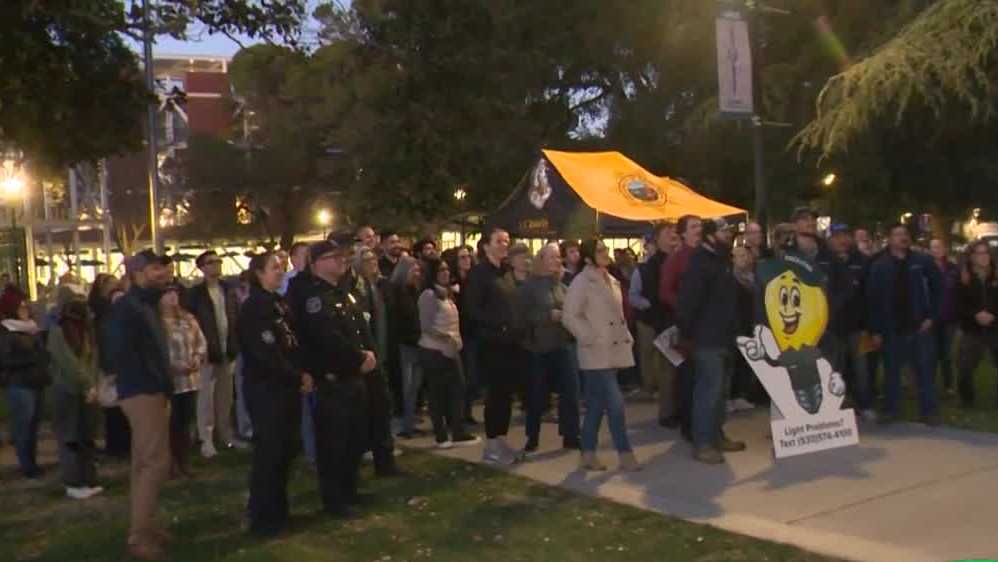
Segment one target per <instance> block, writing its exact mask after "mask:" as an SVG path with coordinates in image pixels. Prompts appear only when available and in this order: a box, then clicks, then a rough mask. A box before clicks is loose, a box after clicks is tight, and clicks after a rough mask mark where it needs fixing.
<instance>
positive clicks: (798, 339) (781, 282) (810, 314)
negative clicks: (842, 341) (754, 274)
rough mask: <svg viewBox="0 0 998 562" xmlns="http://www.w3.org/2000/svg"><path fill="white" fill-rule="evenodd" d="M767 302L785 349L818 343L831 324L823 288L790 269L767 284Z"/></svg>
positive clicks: (770, 318)
mask: <svg viewBox="0 0 998 562" xmlns="http://www.w3.org/2000/svg"><path fill="white" fill-rule="evenodd" d="M765 305H766V317H767V318H768V320H769V325H770V327H771V328H772V330H773V336H774V337H775V338H776V343H777V345H778V346H779V347H780V350H781V351H786V350H788V349H798V350H799V349H801V348H803V347H804V346H815V345H817V344H818V340H819V339H821V335H822V334H823V333H824V332H825V326H826V324H827V323H828V300H827V299H826V298H825V293H824V292H823V291H822V290H821V288H820V287H817V286H814V285H808V284H806V283H804V282H803V281H801V279H800V277H798V276H797V274H796V273H794V272H793V271H786V272H784V273H782V274H781V275H779V276H778V277H776V278H774V279H773V280H772V281H770V282H769V283H768V284H767V285H766V295H765Z"/></svg>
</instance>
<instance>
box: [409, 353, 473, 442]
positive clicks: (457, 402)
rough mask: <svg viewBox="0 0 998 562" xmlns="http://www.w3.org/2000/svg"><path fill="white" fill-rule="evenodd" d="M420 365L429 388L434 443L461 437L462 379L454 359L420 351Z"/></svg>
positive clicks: (458, 365)
mask: <svg viewBox="0 0 998 562" xmlns="http://www.w3.org/2000/svg"><path fill="white" fill-rule="evenodd" d="M419 364H420V365H422V366H423V380H425V381H426V385H427V386H428V387H429V394H430V419H431V420H432V421H433V434H434V436H436V439H437V443H443V442H444V441H447V440H448V438H449V437H453V438H457V437H462V436H464V434H465V432H464V379H463V377H462V376H461V366H460V364H459V363H458V362H457V359H451V358H450V357H447V356H446V355H444V354H443V353H440V352H439V351H437V350H434V349H426V348H422V347H421V348H419Z"/></svg>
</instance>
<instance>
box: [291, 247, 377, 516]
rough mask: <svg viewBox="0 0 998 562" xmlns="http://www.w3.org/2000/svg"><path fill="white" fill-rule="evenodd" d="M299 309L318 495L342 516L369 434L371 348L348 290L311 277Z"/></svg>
mask: <svg viewBox="0 0 998 562" xmlns="http://www.w3.org/2000/svg"><path fill="white" fill-rule="evenodd" d="M320 244H322V243H320ZM300 306H302V308H303V310H302V311H301V317H300V321H299V326H300V330H299V335H300V336H301V339H302V346H303V351H304V358H305V364H306V365H307V367H308V370H309V372H310V373H312V376H313V377H314V378H315V384H316V388H317V400H316V407H315V412H314V414H313V416H314V420H315V438H316V453H317V459H316V460H317V461H318V462H317V464H318V469H319V491H320V493H321V495H322V503H323V506H324V507H325V509H326V511H327V512H329V513H331V514H333V515H344V514H347V513H348V512H349V511H348V509H347V506H348V505H350V504H351V503H353V502H354V501H355V500H356V498H357V473H358V470H359V468H360V459H361V455H362V454H363V453H364V450H365V449H366V448H367V443H368V434H369V423H368V421H369V420H368V394H367V385H366V383H365V382H364V377H365V376H368V375H365V374H362V373H361V370H360V368H361V365H362V364H363V363H364V359H365V355H364V354H363V353H362V352H363V351H364V350H373V349H374V348H373V346H372V345H370V341H369V339H370V338H369V333H368V331H367V324H366V321H365V319H364V315H363V312H362V311H361V310H360V307H359V306H358V304H357V299H356V297H355V296H354V295H353V294H352V293H351V292H350V291H349V290H348V289H347V288H344V287H337V286H334V285H331V284H330V283H328V282H326V281H325V280H323V279H320V278H319V277H316V276H312V277H311V278H310V279H309V280H308V283H307V285H305V286H303V287H302V288H301V293H300ZM374 374H375V373H369V375H372V376H373V375H374Z"/></svg>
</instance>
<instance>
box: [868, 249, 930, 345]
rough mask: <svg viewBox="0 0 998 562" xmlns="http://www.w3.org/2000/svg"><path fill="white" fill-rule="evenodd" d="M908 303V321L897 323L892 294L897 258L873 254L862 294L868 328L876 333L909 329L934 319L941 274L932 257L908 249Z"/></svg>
mask: <svg viewBox="0 0 998 562" xmlns="http://www.w3.org/2000/svg"><path fill="white" fill-rule="evenodd" d="M907 264H908V272H907V276H906V277H907V281H908V296H909V299H908V306H909V307H910V309H909V314H910V317H911V325H909V326H898V325H897V324H898V318H897V315H896V312H895V303H894V300H895V299H894V297H895V295H896V291H897V279H898V273H899V271H898V267H899V266H900V265H901V261H900V260H898V259H897V258H895V257H894V256H893V255H892V254H891V253H890V252H887V253H884V254H883V255H882V256H881V257H879V258H877V260H876V261H875V262H873V265H872V266H871V267H870V275H869V276H868V278H867V290H866V297H867V302H868V303H869V322H870V332H871V333H873V334H874V335H879V336H893V335H898V334H899V333H902V334H904V333H912V332H913V331H914V330H916V329H917V327H918V326H919V325H921V324H922V323H923V322H924V321H925V320H932V321H934V322H938V320H939V300H940V299H939V297H940V291H941V290H942V275H941V274H940V273H939V268H938V267H936V264H935V262H934V261H933V259H932V257H931V256H929V255H927V254H923V253H920V252H909V253H908V258H907Z"/></svg>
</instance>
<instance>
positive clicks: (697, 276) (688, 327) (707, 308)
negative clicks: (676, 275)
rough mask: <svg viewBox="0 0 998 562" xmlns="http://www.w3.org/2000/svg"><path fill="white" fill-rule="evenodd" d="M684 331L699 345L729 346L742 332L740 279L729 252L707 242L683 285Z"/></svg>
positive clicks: (692, 258)
mask: <svg viewBox="0 0 998 562" xmlns="http://www.w3.org/2000/svg"><path fill="white" fill-rule="evenodd" d="M678 305H679V308H678V310H677V311H676V316H677V318H676V320H677V322H676V323H677V325H678V326H679V331H680V334H682V336H683V337H684V338H686V339H689V340H692V341H693V345H694V346H695V347H696V348H700V349H702V348H712V349H729V348H732V347H733V346H734V345H735V336H736V335H737V334H738V281H736V280H735V276H734V274H733V273H732V269H731V260H730V259H728V257H727V255H726V254H724V255H722V254H721V253H718V252H717V251H716V250H715V249H714V248H712V247H711V246H710V245H709V244H706V243H704V244H703V245H701V246H700V247H699V248H698V249H697V250H695V251H694V252H693V254H692V255H691V256H690V261H689V267H688V268H687V270H686V273H685V274H684V275H683V279H682V281H681V282H680V284H679V298H678Z"/></svg>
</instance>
